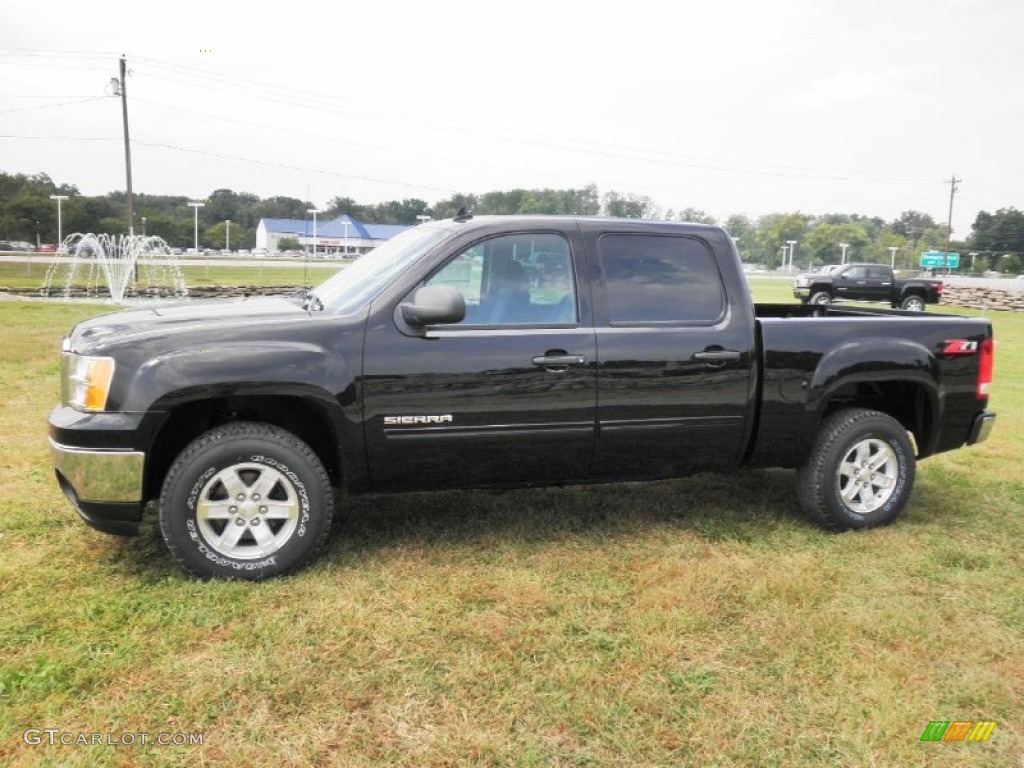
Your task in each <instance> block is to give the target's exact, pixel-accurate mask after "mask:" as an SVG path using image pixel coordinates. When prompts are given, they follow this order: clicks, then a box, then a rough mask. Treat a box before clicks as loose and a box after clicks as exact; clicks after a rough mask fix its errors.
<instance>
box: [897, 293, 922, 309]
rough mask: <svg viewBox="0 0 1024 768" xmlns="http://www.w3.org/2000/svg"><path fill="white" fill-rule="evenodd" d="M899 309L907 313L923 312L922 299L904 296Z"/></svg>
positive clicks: (912, 295)
mask: <svg viewBox="0 0 1024 768" xmlns="http://www.w3.org/2000/svg"><path fill="white" fill-rule="evenodd" d="M900 309H905V310H907V311H908V312H924V299H922V298H921V297H920V296H917V295H914V294H911V295H910V296H905V297H904V298H903V301H902V302H900Z"/></svg>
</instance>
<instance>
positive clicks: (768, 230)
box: [750, 213, 812, 268]
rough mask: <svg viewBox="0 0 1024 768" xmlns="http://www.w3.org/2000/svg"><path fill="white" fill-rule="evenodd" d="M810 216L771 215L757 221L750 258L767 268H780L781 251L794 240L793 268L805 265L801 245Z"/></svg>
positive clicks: (793, 214)
mask: <svg viewBox="0 0 1024 768" xmlns="http://www.w3.org/2000/svg"><path fill="white" fill-rule="evenodd" d="M811 218H812V217H811V216H808V215H807V214H804V213H771V214H768V215H766V216H761V217H760V218H759V219H758V220H757V233H756V234H755V236H754V238H753V240H754V242H753V243H752V244H751V254H750V258H751V259H752V260H754V261H758V262H760V263H762V264H765V265H767V266H769V267H778V266H782V259H783V256H782V249H783V248H787V249H788V247H789V246H788V245H787V241H788V240H796V241H797V245H796V247H795V248H794V252H793V256H794V261H793V266H794V268H796V265H797V264H803V263H806V259H805V258H804V256H803V252H802V251H801V244H802V243H803V241H804V240H805V239H806V233H807V228H808V226H809V225H810V222H811Z"/></svg>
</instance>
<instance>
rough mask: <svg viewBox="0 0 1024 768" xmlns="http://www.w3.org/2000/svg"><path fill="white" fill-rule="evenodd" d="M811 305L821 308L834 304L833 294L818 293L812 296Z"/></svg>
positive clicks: (826, 292)
mask: <svg viewBox="0 0 1024 768" xmlns="http://www.w3.org/2000/svg"><path fill="white" fill-rule="evenodd" d="M809 301H810V303H811V304H815V305H817V306H819V307H827V306H828V305H829V304H831V303H832V294H830V293H829V292H828V291H818V292H817V293H814V294H811V298H810V300H809Z"/></svg>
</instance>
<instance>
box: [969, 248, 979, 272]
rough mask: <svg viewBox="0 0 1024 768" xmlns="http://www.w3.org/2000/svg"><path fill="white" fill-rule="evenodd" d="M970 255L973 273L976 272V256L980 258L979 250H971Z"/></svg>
mask: <svg viewBox="0 0 1024 768" xmlns="http://www.w3.org/2000/svg"><path fill="white" fill-rule="evenodd" d="M970 257H971V274H972V275H973V274H974V260H975V259H976V258H978V252H977V251H971V253H970Z"/></svg>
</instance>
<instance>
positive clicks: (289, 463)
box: [161, 432, 330, 578]
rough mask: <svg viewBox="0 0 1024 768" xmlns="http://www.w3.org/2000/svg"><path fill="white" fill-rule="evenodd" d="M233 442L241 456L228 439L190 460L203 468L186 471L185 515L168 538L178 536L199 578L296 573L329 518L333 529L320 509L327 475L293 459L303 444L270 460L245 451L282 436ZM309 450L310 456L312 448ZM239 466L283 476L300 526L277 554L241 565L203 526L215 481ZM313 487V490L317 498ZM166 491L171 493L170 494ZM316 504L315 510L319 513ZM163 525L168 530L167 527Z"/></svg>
mask: <svg viewBox="0 0 1024 768" xmlns="http://www.w3.org/2000/svg"><path fill="white" fill-rule="evenodd" d="M208 434H214V433H213V432H211V433H208ZM289 437H290V438H291V440H292V441H293V442H296V441H297V438H295V437H294V435H288V434H287V433H286V434H285V439H287V438H289ZM230 438H235V439H237V441H238V442H237V445H238V448H240V449H241V450H239V451H238V452H237V453H236V452H232V451H230V449H229V450H227V451H226V450H225V448H227V447H228V446H227V445H225V443H224V442H223V438H220V439H218V440H217V441H216V442H212V443H209V442H208V443H207V445H206V446H204V448H203V450H202V451H199V452H195V454H194V456H193V457H192V458H191V460H190V461H191V465H192V466H193V467H195V466H198V467H200V468H201V469H200V471H198V472H196V471H195V470H190V469H188V468H187V466H188V465H185V466H184V467H183V468H182V470H181V474H180V475H179V477H178V478H177V480H178V485H177V488H179V489H181V490H178V491H177V494H176V495H177V499H178V500H179V501H178V502H177V504H180V505H181V506H179V507H178V509H179V510H181V512H182V513H183V514H178V515H171V516H170V517H169V518H168V521H167V526H168V527H167V528H165V531H164V532H165V538H166V536H167V535H172V536H174V538H175V540H176V541H177V544H178V546H179V547H183V548H184V549H183V550H182V552H181V554H182V556H184V557H185V559H186V560H187V561H189V563H190V564H189V565H188V567H189V568H190V569H192V570H194V571H195V572H196V573H198V574H200V575H206V576H215V575H223V576H228V577H230V575H231V574H238V575H239V577H242V578H245V576H244V574H247V573H248V574H257V573H261V572H266V573H267V574H270V575H272V574H273V573H274V572H286V571H289V570H292V569H293V568H294V567H295V564H296V563H299V564H301V563H302V562H303V561H304V560H305V559H306V558H307V557H308V552H309V551H311V550H309V547H310V545H309V544H307V543H306V541H307V540H309V541H313V546H318V545H319V543H320V542H322V541H323V538H324V536H325V535H326V533H325V530H326V529H325V524H324V519H325V515H326V520H327V522H328V524H329V520H330V515H329V514H328V513H325V511H324V510H323V509H320V507H322V506H323V507H325V508H326V509H329V507H330V504H329V503H328V502H329V500H330V493H329V491H330V488H329V486H326V485H325V481H326V477H324V478H323V479H322V480H321V479H319V478H318V477H317V474H316V472H317V471H319V472H321V473H322V472H323V470H322V469H321V468H320V467H319V465H318V464H312V465H311V464H310V457H309V456H308V455H303V454H302V453H294V448H299V447H306V446H303V445H302V443H301V441H297V442H298V445H295V446H294V447H293V445H291V444H288V443H284V444H282V445H281V446H280V447H281V448H282V452H281V453H276V452H275V453H274V454H268V452H267V450H266V449H264V451H263V452H258V451H254V450H252V449H251V446H250V448H249V450H246V448H245V447H244V442H246V441H249V440H262V441H264V442H267V447H268V448H270V444H269V442H268V441H271V440H273V441H274V442H277V441H278V440H280V439H282V438H281V437H279V436H278V435H277V434H267V435H265V436H264V435H259V436H257V435H253V434H251V433H250V434H237V433H236V434H234V435H230ZM197 441H198V439H197ZM306 449H307V450H308V447H306ZM204 457H205V458H204ZM180 458H181V457H179V459H180ZM312 459H313V461H314V462H315V461H316V457H315V455H313V456H312ZM239 464H258V465H261V466H264V467H267V468H269V469H273V470H274V471H275V472H277V473H279V474H280V476H281V478H282V481H283V482H285V483H287V484H288V485H290V486H291V488H290V491H291V493H293V494H294V497H295V499H296V501H297V503H298V510H297V512H298V520H296V521H294V522H293V523H292V525H294V528H293V529H292V532H291V534H290V536H289V537H288V539H287V540H286V541H284V542H283V543H282V544H281V545H280V546H279V547H278V548H277V549H276V550H274V551H273V552H271V553H269V554H267V555H266V556H264V557H261V558H259V559H253V560H245V559H236V558H233V557H231V556H230V555H225V554H222V553H220V552H218V551H216V550H214V548H213V545H212V544H211V542H209V541H207V539H206V535H205V534H204V532H203V529H202V528H201V527H200V525H199V518H198V515H199V505H200V502H201V501H202V499H203V494H204V491H206V490H207V486H208V485H209V483H210V482H211V480H212V478H214V477H215V476H216V475H217V474H218V473H220V472H222V471H224V470H225V469H227V468H229V467H232V466H236V465H239ZM189 478H191V479H189ZM310 485H311V486H312V488H313V491H312V492H311V490H310ZM186 489H187V490H186ZM166 490H168V489H166V488H165V491H166ZM171 493H172V494H174V491H173V490H171ZM324 493H327V496H326V497H324V496H323V494H324ZM171 499H173V496H172V497H171V498H170V499H168V502H169V509H170V508H172V507H173V505H174V503H175V502H173V500H171ZM161 504H163V502H161ZM314 504H315V505H316V509H315V510H314ZM182 507H184V509H182ZM314 520H315V521H316V522H314ZM161 525H162V527H163V526H164V524H163V522H162V523H161ZM174 529H177V531H178V533H177V534H176V535H175V534H174V533H173V530H174ZM318 538H319V542H318V541H317V539H318ZM189 550H191V552H192V554H191V555H189V554H188V551H189ZM172 551H173V549H172ZM200 563H206V565H200ZM183 564H185V563H183ZM249 578H254V577H249Z"/></svg>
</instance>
